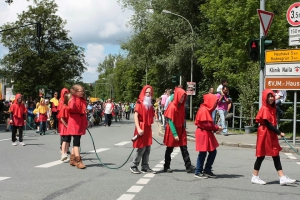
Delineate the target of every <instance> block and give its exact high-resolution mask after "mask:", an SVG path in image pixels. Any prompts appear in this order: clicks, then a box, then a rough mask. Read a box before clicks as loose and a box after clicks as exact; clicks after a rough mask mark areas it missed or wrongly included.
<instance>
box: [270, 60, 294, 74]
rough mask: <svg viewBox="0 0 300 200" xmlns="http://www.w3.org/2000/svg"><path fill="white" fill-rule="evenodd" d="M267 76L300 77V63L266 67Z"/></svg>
mask: <svg viewBox="0 0 300 200" xmlns="http://www.w3.org/2000/svg"><path fill="white" fill-rule="evenodd" d="M265 75H266V76H300V63H283V64H273V65H266V67H265Z"/></svg>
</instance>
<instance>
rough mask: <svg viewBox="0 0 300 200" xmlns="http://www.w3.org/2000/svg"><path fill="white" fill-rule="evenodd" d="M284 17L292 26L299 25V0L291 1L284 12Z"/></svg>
mask: <svg viewBox="0 0 300 200" xmlns="http://www.w3.org/2000/svg"><path fill="white" fill-rule="evenodd" d="M286 19H287V21H288V23H289V24H290V25H292V26H299V25H300V2H296V3H293V4H292V5H291V6H290V7H289V9H288V10H287V12H286Z"/></svg>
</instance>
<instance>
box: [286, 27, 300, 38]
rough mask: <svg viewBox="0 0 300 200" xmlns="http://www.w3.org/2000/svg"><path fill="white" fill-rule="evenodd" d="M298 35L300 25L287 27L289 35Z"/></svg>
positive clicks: (299, 33)
mask: <svg viewBox="0 0 300 200" xmlns="http://www.w3.org/2000/svg"><path fill="white" fill-rule="evenodd" d="M298 35H299V36H300V27H289V36H290V37H293V36H298Z"/></svg>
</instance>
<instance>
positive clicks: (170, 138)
mask: <svg viewBox="0 0 300 200" xmlns="http://www.w3.org/2000/svg"><path fill="white" fill-rule="evenodd" d="M186 97H187V95H186V93H185V91H184V90H183V89H181V88H176V89H175V91H174V100H173V101H172V102H170V103H169V105H168V108H167V110H166V111H165V113H164V116H165V117H166V119H168V123H167V125H166V129H165V136H164V144H165V145H166V146H167V148H166V152H165V164H164V171H165V172H170V173H171V172H172V170H171V169H170V164H171V153H172V152H173V149H174V147H178V146H179V147H180V150H181V154H182V158H183V160H184V163H185V168H186V172H187V173H190V172H194V170H195V167H194V166H193V165H192V163H191V159H190V155H189V152H188V149H187V135H186V130H185V127H184V116H185V108H184V103H185V101H186Z"/></svg>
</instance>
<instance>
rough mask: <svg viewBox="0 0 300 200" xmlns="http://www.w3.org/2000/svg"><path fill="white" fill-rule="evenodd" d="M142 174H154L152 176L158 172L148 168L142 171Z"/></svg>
mask: <svg viewBox="0 0 300 200" xmlns="http://www.w3.org/2000/svg"><path fill="white" fill-rule="evenodd" d="M141 172H142V173H143V174H146V173H152V174H155V173H156V171H153V170H152V169H150V168H148V169H142V170H141Z"/></svg>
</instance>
